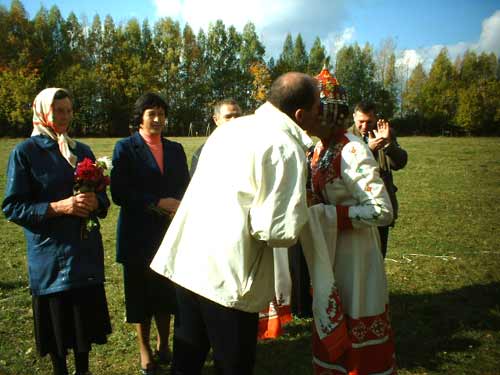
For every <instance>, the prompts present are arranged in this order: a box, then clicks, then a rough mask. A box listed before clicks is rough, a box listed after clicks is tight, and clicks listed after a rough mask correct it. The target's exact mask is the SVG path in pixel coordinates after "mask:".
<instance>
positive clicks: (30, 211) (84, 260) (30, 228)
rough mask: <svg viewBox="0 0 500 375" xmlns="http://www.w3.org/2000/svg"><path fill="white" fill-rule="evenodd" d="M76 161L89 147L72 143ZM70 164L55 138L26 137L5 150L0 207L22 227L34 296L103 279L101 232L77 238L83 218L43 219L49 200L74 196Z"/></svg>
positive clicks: (103, 202) (103, 203) (105, 203)
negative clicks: (5, 179) (4, 185)
mask: <svg viewBox="0 0 500 375" xmlns="http://www.w3.org/2000/svg"><path fill="white" fill-rule="evenodd" d="M73 153H74V154H75V155H76V156H77V158H78V162H80V161H81V160H83V158H85V157H88V158H91V159H92V160H94V159H95V158H94V155H93V153H92V151H91V150H90V148H89V147H88V146H87V145H85V144H83V143H80V142H77V143H76V148H75V149H74V150H73ZM73 174H74V168H73V167H71V166H70V165H69V164H68V162H67V161H66V160H65V159H64V158H63V156H62V155H61V153H60V152H59V147H58V145H57V143H56V142H55V141H53V140H52V139H50V138H48V137H45V136H41V135H39V136H36V137H31V138H29V139H27V140H25V141H24V142H22V143H20V144H18V145H17V146H16V147H15V148H14V150H13V151H12V152H11V154H10V158H9V163H8V166H7V187H6V190H5V198H4V201H3V203H2V210H3V212H4V214H5V216H6V217H7V219H8V220H9V221H12V222H14V223H16V224H19V225H21V226H22V227H23V229H24V234H25V237H26V242H27V249H28V274H29V281H30V288H31V290H32V293H33V294H34V295H42V294H50V293H55V292H60V291H63V290H68V289H72V288H75V287H82V286H88V285H95V284H100V283H103V282H104V255H103V246H102V239H101V234H100V233H99V230H98V229H94V230H92V231H91V232H90V233H89V235H88V236H87V237H86V238H85V239H82V236H81V223H82V219H81V218H79V217H76V216H69V215H64V216H57V217H52V218H46V217H45V215H46V213H47V209H48V206H49V202H55V201H59V200H62V199H65V198H68V197H70V196H72V195H73ZM97 198H98V200H99V211H100V216H105V215H106V212H107V209H108V207H109V200H108V198H107V197H106V193H98V195H97Z"/></svg>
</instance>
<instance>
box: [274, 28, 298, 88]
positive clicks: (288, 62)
mask: <svg viewBox="0 0 500 375" xmlns="http://www.w3.org/2000/svg"><path fill="white" fill-rule="evenodd" d="M293 50H294V47H293V39H292V34H290V33H288V34H286V37H285V42H284V43H283V49H282V51H281V54H280V55H279V57H278V60H277V61H276V65H275V66H274V69H272V71H271V76H272V78H273V79H275V78H276V77H278V76H280V75H281V74H283V73H286V72H290V71H292V70H293V66H294V64H293Z"/></svg>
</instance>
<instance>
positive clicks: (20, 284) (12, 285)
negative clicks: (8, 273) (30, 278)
mask: <svg viewBox="0 0 500 375" xmlns="http://www.w3.org/2000/svg"><path fill="white" fill-rule="evenodd" d="M27 286H28V282H27V281H17V280H16V281H0V290H2V289H3V290H13V289H21V288H25V287H27Z"/></svg>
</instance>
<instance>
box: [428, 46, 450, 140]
mask: <svg viewBox="0 0 500 375" xmlns="http://www.w3.org/2000/svg"><path fill="white" fill-rule="evenodd" d="M422 95H423V104H424V108H423V109H424V117H425V119H426V121H428V123H429V125H430V126H431V128H432V131H433V132H438V131H442V130H443V129H445V128H446V127H448V126H450V125H451V123H452V120H453V118H454V117H455V113H456V106H457V85H456V74H455V69H454V68H453V65H452V63H451V61H450V59H449V57H448V50H447V49H446V48H443V49H442V50H441V51H440V52H439V54H438V56H437V57H436V58H435V59H434V62H433V64H432V67H431V70H430V72H429V76H428V79H427V81H426V83H425V85H424V87H423V90H422Z"/></svg>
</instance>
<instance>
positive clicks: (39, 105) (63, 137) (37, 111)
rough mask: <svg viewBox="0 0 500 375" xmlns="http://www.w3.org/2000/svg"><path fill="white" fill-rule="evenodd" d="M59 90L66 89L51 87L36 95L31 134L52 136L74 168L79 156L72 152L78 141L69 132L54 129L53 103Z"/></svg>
mask: <svg viewBox="0 0 500 375" xmlns="http://www.w3.org/2000/svg"><path fill="white" fill-rule="evenodd" d="M59 90H62V91H66V90H64V89H60V88H55V87H51V88H48V89H45V90H42V91H40V93H39V94H38V95H37V96H36V98H35V101H34V102H33V132H32V133H31V136H32V137H33V136H35V135H40V134H41V135H46V136H47V137H49V138H52V139H53V140H54V141H56V142H57V144H58V145H59V151H61V154H62V156H63V157H64V159H66V160H67V161H68V163H69V164H70V165H71V166H72V167H73V168H74V167H76V161H77V157H76V155H75V154H73V153H72V152H71V149H72V148H75V146H76V142H75V141H74V140H73V139H71V138H70V137H69V136H68V134H67V133H62V134H57V133H56V132H55V131H54V117H53V108H52V103H53V102H54V95H55V94H56V92H57V91H59ZM68 95H69V94H68Z"/></svg>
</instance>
